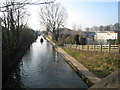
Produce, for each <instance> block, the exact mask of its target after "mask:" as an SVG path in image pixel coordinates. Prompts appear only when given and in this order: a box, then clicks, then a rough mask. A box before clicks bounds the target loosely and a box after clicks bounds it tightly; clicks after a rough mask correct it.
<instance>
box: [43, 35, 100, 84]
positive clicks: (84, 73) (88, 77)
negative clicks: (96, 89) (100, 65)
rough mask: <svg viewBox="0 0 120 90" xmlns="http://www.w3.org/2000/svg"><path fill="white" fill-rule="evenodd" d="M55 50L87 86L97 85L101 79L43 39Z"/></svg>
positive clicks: (59, 48)
mask: <svg viewBox="0 0 120 90" xmlns="http://www.w3.org/2000/svg"><path fill="white" fill-rule="evenodd" d="M45 38H46V40H48V41H49V42H50V43H51V44H52V45H53V46H54V47H55V49H56V51H57V52H58V53H59V54H60V55H61V56H62V57H63V58H64V60H65V61H66V62H67V63H68V64H69V65H70V66H71V67H72V68H73V69H74V70H75V71H76V72H77V74H78V75H79V76H80V77H81V78H83V80H84V81H85V82H86V83H87V84H88V85H89V86H92V85H94V84H96V83H98V82H99V81H100V80H101V79H100V78H98V77H96V76H95V75H94V74H93V73H91V72H90V71H89V70H88V69H87V68H85V67H84V66H83V65H82V64H80V63H79V62H78V61H77V60H75V59H74V58H73V57H71V56H70V55H69V54H67V53H66V52H65V51H64V50H63V49H62V48H61V47H58V46H57V45H56V44H55V43H53V42H52V41H51V40H50V39H49V38H48V37H45Z"/></svg>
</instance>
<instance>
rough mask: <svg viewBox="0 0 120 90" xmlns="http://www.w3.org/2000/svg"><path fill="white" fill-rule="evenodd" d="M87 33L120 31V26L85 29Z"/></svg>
mask: <svg viewBox="0 0 120 90" xmlns="http://www.w3.org/2000/svg"><path fill="white" fill-rule="evenodd" d="M85 30H86V31H120V24H119V23H115V24H110V25H105V26H103V25H100V26H93V27H91V28H90V27H87V28H85Z"/></svg>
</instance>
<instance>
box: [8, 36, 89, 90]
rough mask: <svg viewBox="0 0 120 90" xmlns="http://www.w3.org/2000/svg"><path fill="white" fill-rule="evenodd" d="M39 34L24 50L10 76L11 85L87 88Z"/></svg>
mask: <svg viewBox="0 0 120 90" xmlns="http://www.w3.org/2000/svg"><path fill="white" fill-rule="evenodd" d="M40 38H43V37H42V36H39V37H38V39H37V40H36V42H34V43H33V44H32V45H31V47H30V50H28V51H27V52H26V54H25V55H24V57H23V58H22V60H21V62H20V64H19V70H18V69H16V70H17V71H15V72H14V73H15V74H13V75H12V76H13V78H12V79H11V81H13V82H12V83H10V84H14V85H12V86H11V87H22V88H87V87H88V86H87V85H86V84H85V83H84V82H83V81H82V79H81V78H79V77H78V75H77V74H76V73H75V72H74V71H73V70H72V69H71V67H70V66H69V65H68V64H67V63H66V62H65V61H64V60H63V59H62V58H61V57H60V55H59V54H58V53H57V52H56V51H55V50H54V48H53V46H52V45H51V44H50V43H48V42H47V41H46V40H45V39H43V40H44V42H43V43H41V42H40Z"/></svg>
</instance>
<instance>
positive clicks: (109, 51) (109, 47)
mask: <svg viewBox="0 0 120 90" xmlns="http://www.w3.org/2000/svg"><path fill="white" fill-rule="evenodd" d="M108 50H109V52H110V50H111V45H110V44H109V48H108Z"/></svg>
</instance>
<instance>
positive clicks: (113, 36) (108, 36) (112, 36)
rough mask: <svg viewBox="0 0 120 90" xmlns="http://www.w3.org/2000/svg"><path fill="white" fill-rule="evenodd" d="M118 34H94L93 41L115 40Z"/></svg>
mask: <svg viewBox="0 0 120 90" xmlns="http://www.w3.org/2000/svg"><path fill="white" fill-rule="evenodd" d="M117 36H118V33H96V35H95V39H98V40H108V39H117Z"/></svg>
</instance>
